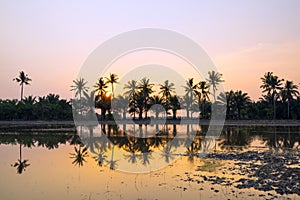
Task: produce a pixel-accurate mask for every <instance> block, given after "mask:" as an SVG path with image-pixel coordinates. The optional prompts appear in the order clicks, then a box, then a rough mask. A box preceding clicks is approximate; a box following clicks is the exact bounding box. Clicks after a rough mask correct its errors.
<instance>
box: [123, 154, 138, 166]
mask: <svg viewBox="0 0 300 200" xmlns="http://www.w3.org/2000/svg"><path fill="white" fill-rule="evenodd" d="M124 157H125V158H127V159H128V162H130V163H132V164H135V163H136V162H137V158H138V155H137V154H136V153H135V152H130V154H129V155H124Z"/></svg>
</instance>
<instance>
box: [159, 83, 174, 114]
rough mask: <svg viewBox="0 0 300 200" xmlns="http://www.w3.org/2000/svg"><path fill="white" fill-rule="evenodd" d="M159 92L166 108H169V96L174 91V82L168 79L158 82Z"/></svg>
mask: <svg viewBox="0 0 300 200" xmlns="http://www.w3.org/2000/svg"><path fill="white" fill-rule="evenodd" d="M159 86H160V87H159V89H160V91H159V94H162V98H163V100H164V103H165V106H166V109H167V110H168V109H169V105H170V97H171V95H172V94H173V93H174V92H175V88H174V83H170V82H169V80H166V81H165V82H164V84H159Z"/></svg>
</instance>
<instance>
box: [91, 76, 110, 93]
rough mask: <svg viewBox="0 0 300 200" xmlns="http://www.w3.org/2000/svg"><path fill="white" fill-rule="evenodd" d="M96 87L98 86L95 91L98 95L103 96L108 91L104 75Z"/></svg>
mask: <svg viewBox="0 0 300 200" xmlns="http://www.w3.org/2000/svg"><path fill="white" fill-rule="evenodd" d="M94 87H95V88H96V89H95V91H96V92H97V95H98V96H99V97H100V98H102V97H103V95H104V94H105V93H106V90H105V89H106V88H107V87H108V86H107V83H106V82H105V81H104V80H103V77H100V78H99V79H98V81H97V83H96V85H94Z"/></svg>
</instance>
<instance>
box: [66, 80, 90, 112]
mask: <svg viewBox="0 0 300 200" xmlns="http://www.w3.org/2000/svg"><path fill="white" fill-rule="evenodd" d="M73 83H74V85H71V88H72V89H71V90H70V91H75V97H77V96H78V95H79V111H81V109H82V104H81V97H82V95H85V94H86V93H87V92H88V89H89V88H88V87H87V86H86V84H87V81H85V80H84V78H79V79H76V80H73Z"/></svg>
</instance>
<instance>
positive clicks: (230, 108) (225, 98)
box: [216, 90, 234, 118]
mask: <svg viewBox="0 0 300 200" xmlns="http://www.w3.org/2000/svg"><path fill="white" fill-rule="evenodd" d="M233 97H234V92H233V90H230V91H229V92H221V93H220V94H219V96H218V100H217V101H216V103H217V105H218V104H219V105H221V106H224V105H226V117H227V118H233V117H234V100H233Z"/></svg>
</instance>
